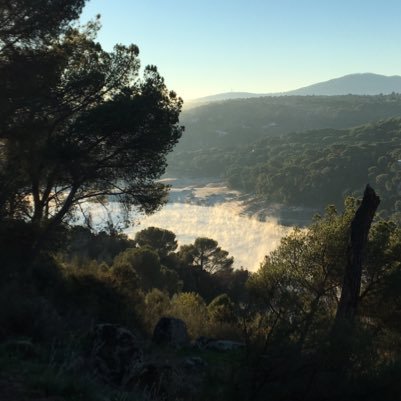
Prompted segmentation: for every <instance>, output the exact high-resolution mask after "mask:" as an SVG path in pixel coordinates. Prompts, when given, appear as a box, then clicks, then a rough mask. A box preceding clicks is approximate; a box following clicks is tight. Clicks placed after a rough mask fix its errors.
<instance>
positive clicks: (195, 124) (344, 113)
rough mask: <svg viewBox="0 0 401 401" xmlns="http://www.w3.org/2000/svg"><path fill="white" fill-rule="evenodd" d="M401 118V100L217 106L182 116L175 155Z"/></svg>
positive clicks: (290, 99) (304, 99)
mask: <svg viewBox="0 0 401 401" xmlns="http://www.w3.org/2000/svg"><path fill="white" fill-rule="evenodd" d="M399 116H401V95H399V94H392V95H378V96H356V95H347V96H281V97H260V98H251V99H234V100H227V101H224V102H213V103H210V104H207V105H204V106H200V107H196V108H193V109H188V110H184V112H183V113H182V115H181V117H180V120H181V122H182V123H183V124H184V125H185V127H186V134H185V136H184V137H183V138H182V140H181V141H180V143H179V144H178V146H177V150H180V151H184V150H198V149H204V150H206V149H209V148H211V147H212V148H213V147H217V148H224V149H230V148H232V147H235V146H240V145H247V144H249V143H253V142H256V141H258V140H261V139H265V138H271V137H274V136H278V135H282V134H287V133H289V132H303V131H309V130H320V129H323V128H334V129H344V128H350V127H355V126H358V125H362V124H367V123H373V122H375V121H378V120H380V119H387V118H392V117H399Z"/></svg>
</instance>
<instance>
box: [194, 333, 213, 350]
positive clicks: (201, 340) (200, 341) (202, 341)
mask: <svg viewBox="0 0 401 401" xmlns="http://www.w3.org/2000/svg"><path fill="white" fill-rule="evenodd" d="M213 341H216V339H215V338H212V337H205V336H200V337H198V338H197V339H196V340H195V341H194V344H193V346H194V348H198V349H200V350H204V349H206V348H207V345H208V344H209V343H211V342H213Z"/></svg>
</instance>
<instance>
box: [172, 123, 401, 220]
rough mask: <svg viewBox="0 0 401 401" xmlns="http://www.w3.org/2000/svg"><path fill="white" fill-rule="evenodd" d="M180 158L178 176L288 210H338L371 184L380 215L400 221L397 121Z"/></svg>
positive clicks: (400, 154) (399, 132) (399, 134)
mask: <svg viewBox="0 0 401 401" xmlns="http://www.w3.org/2000/svg"><path fill="white" fill-rule="evenodd" d="M177 156H178V155H177ZM179 156H180V157H178V159H180V161H177V162H176V163H175V164H174V166H176V167H177V171H180V170H181V169H183V170H184V171H186V172H187V173H189V174H193V175H196V176H218V175H220V176H221V177H225V178H226V179H227V181H228V183H229V184H230V185H231V186H232V187H233V188H237V189H239V190H241V191H245V192H254V193H256V194H258V195H260V196H261V197H262V198H263V199H264V200H266V201H267V202H279V203H284V204H287V205H297V206H309V207H317V208H320V209H322V208H324V206H325V205H327V204H329V203H335V204H337V205H341V203H342V199H343V197H344V196H347V195H354V196H355V195H358V196H360V195H361V192H362V189H363V186H364V185H365V184H366V183H367V182H369V183H371V184H372V185H373V186H374V187H375V188H376V190H377V192H378V194H379V195H380V196H381V199H382V204H383V205H382V213H384V212H386V214H387V216H389V215H393V216H394V217H395V218H397V219H399V212H400V210H401V209H400V207H401V204H400V200H399V191H400V185H401V164H400V162H399V160H400V159H401V120H400V119H390V120H384V121H380V122H376V123H374V124H369V125H363V126H359V127H356V128H351V129H346V130H335V129H322V130H316V131H308V132H302V133H292V134H286V135H281V136H277V137H273V138H268V139H265V140H263V141H259V142H256V143H253V144H250V145H248V146H243V147H238V148H235V149H232V150H223V149H217V148H216V149H211V150H210V149H209V150H207V151H206V150H205V151H201V150H199V151H194V152H186V153H182V154H180V155H179Z"/></svg>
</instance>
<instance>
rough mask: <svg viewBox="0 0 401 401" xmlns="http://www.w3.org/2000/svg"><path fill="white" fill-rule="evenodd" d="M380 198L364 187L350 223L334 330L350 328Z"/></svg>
mask: <svg viewBox="0 0 401 401" xmlns="http://www.w3.org/2000/svg"><path fill="white" fill-rule="evenodd" d="M379 203H380V198H379V197H378V196H377V195H376V193H375V191H374V190H373V188H371V187H370V186H369V185H367V186H366V189H365V192H364V194H363V199H362V203H361V205H360V206H359V208H358V210H357V211H356V213H355V216H354V218H353V220H352V222H351V233H350V239H349V243H348V249H347V265H346V267H345V273H344V281H343V285H342V289H341V297H340V302H339V304H338V308H337V313H336V318H335V322H334V330H335V331H336V327H338V326H339V325H342V323H345V322H346V323H347V324H350V325H351V326H352V324H353V321H354V318H355V314H356V311H357V307H358V300H359V292H360V289H361V277H362V262H363V257H364V252H365V249H366V245H367V242H368V234H369V230H370V226H371V224H372V220H373V217H374V215H375V212H376V209H377V207H378V206H379Z"/></svg>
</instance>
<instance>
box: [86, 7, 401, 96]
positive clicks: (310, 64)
mask: <svg viewBox="0 0 401 401" xmlns="http://www.w3.org/2000/svg"><path fill="white" fill-rule="evenodd" d="M98 13H99V14H101V16H102V19H101V21H102V29H101V30H100V32H99V37H98V39H99V42H100V43H101V44H102V45H103V46H104V47H105V48H106V49H107V50H110V49H111V48H112V46H113V45H114V44H115V43H123V44H129V43H135V44H137V45H138V46H139V49H140V52H141V53H140V58H141V62H142V65H143V66H144V65H147V64H155V65H157V66H158V68H159V70H160V72H161V74H162V76H164V77H165V79H166V83H167V85H168V87H169V89H171V90H174V91H176V92H177V93H178V95H179V96H181V97H183V98H184V99H185V100H191V99H195V98H199V97H203V96H208V95H213V94H216V93H225V92H253V93H271V92H284V91H288V90H293V89H298V88H301V87H304V86H308V85H311V84H314V83H317V82H321V81H327V80H330V79H333V78H336V77H341V76H344V75H348V74H354V73H364V72H372V73H375V74H381V75H387V76H392V75H399V74H400V73H401V52H400V51H399V50H400V47H401V46H400V40H399V39H400V38H401V27H400V25H399V24H398V16H399V15H401V4H400V3H399V2H396V1H393V0H391V1H388V2H386V3H385V5H382V6H380V5H379V4H378V3H377V2H374V1H364V2H362V1H360V0H357V1H353V2H352V3H350V2H345V1H338V2H335V3H326V4H323V3H319V4H316V2H312V1H310V0H309V1H305V2H302V4H301V3H299V2H296V1H295V0H287V1H282V2H280V3H276V2H271V1H261V0H253V1H251V2H249V1H248V2H245V1H244V0H234V1H221V2H219V3H218V4H216V3H215V2H212V1H211V0H206V1H204V2H202V3H197V2H195V3H192V2H185V1H183V0H172V1H170V2H168V3H167V2H166V3H161V2H135V3H128V2H124V1H122V0H116V1H114V2H113V3H111V2H107V1H105V0H91V1H90V2H89V3H88V4H87V6H86V7H85V9H84V12H83V15H82V18H81V21H82V22H85V21H88V20H89V19H91V18H94V17H95V15H96V14H98ZM384 43H385V46H384V45H383V44H384Z"/></svg>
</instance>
